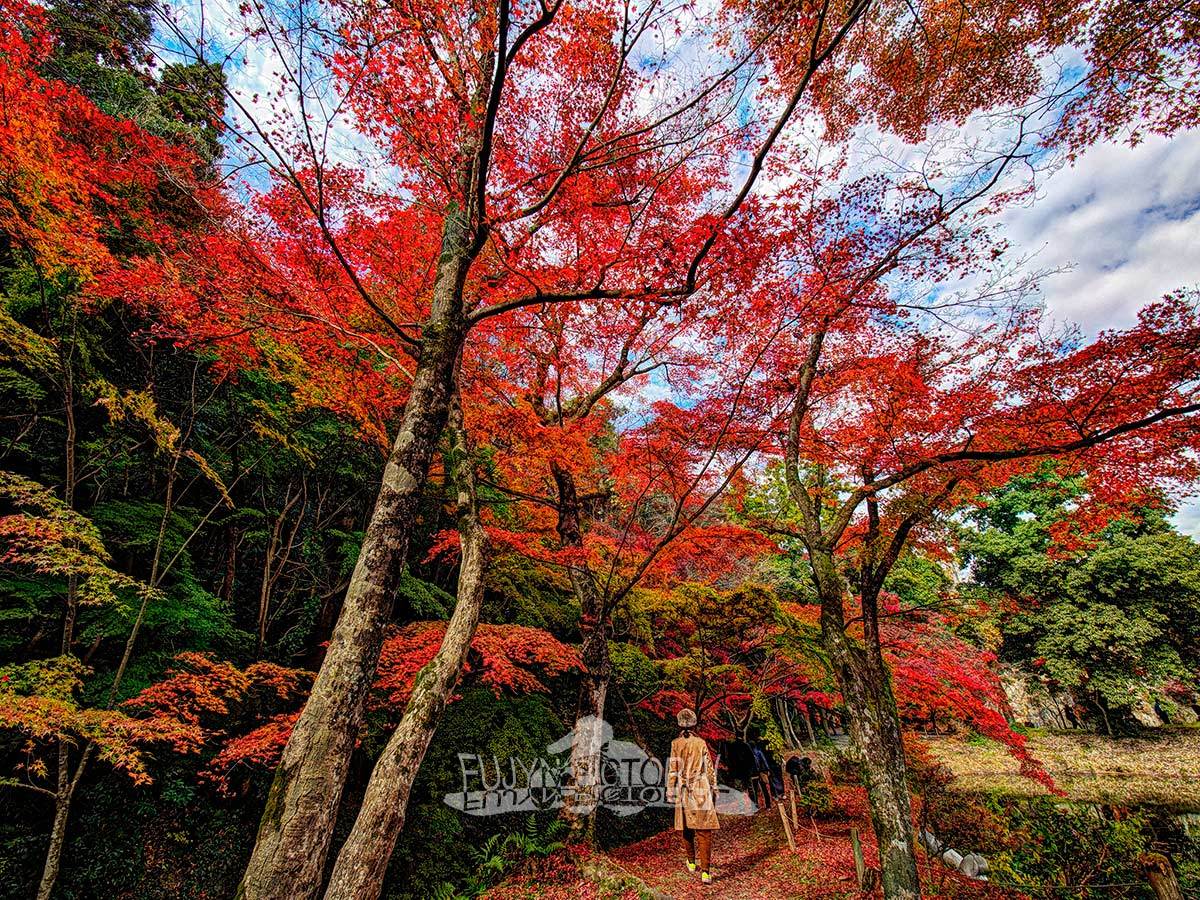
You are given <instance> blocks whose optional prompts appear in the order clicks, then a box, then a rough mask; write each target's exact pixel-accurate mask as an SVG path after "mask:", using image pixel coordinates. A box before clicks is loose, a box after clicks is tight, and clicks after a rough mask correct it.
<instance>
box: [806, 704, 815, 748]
mask: <svg viewBox="0 0 1200 900" xmlns="http://www.w3.org/2000/svg"><path fill="white" fill-rule="evenodd" d="M804 727H805V728H806V729H807V730H808V742H809V743H810V744H811V745H812V746H814V747H815V746H816V745H817V733H816V732H815V731H813V724H812V715H811V713H809V711H808V705H807V704H805V706H804Z"/></svg>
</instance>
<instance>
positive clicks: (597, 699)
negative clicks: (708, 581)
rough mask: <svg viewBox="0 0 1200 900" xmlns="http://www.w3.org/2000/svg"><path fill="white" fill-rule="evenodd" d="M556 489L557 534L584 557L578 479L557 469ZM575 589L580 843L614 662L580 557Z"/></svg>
mask: <svg viewBox="0 0 1200 900" xmlns="http://www.w3.org/2000/svg"><path fill="white" fill-rule="evenodd" d="M552 471H553V474H554V482H555V486H556V488H557V490H558V504H557V506H558V526H557V527H558V536H559V541H560V542H561V544H562V547H563V549H567V550H574V551H578V552H579V553H580V554H581V555H582V553H583V527H582V524H581V522H582V517H583V505H582V502H581V500H580V498H579V491H578V488H577V487H576V484H575V478H574V476H573V475H572V474H571V473H570V472H569V471H567V470H566V469H564V468H562V467H560V466H558V465H554V466H553V470H552ZM567 572H568V575H569V577H570V579H571V588H572V589H573V590H574V592H575V597H576V599H577V600H578V601H579V609H580V621H579V628H580V631H581V633H582V637H583V646H582V648H581V650H580V659H581V661H582V663H583V675H582V680H581V683H580V686H579V700H578V703H577V705H576V710H575V740H574V742H573V743H572V744H571V785H572V793H571V795H570V797H569V800H568V802H567V803H566V804H564V806H563V817H564V818H565V819H566V821H567V822H568V823H569V824H570V826H571V831H572V832H573V834H574V836H575V837H576V839H580V838H584V839H587V838H590V837H591V836H592V834H593V826H594V823H595V818H594V813H595V810H596V805H597V803H598V802H599V799H600V797H599V792H600V788H601V782H602V778H601V772H600V767H601V762H602V760H601V751H602V750H603V742H604V728H603V722H604V708H605V704H606V702H607V700H608V683H609V680H610V679H611V677H612V660H611V658H610V657H609V653H608V633H607V629H606V623H607V621H608V615H607V610H606V609H605V598H604V597H603V596H601V594H600V592H599V591H597V590H596V582H595V579H594V578H593V577H592V572H591V569H590V568H589V567H588V566H587V564H586V563H585V562H584V561H583V559H582V558H580V559H579V560H577V561H576V562H575V563H574V564H572V565H569V566H568V567H567Z"/></svg>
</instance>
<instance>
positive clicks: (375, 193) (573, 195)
mask: <svg viewBox="0 0 1200 900" xmlns="http://www.w3.org/2000/svg"><path fill="white" fill-rule="evenodd" d="M328 13H329V18H330V19H331V20H332V27H315V26H314V25H313V21H314V18H313V17H309V16H306V15H305V13H304V12H302V11H301V12H299V13H298V14H297V15H296V16H294V17H292V18H287V17H286V16H285V17H284V19H281V20H277V19H275V18H274V17H273V16H272V14H271V13H270V12H269V11H268V10H267V9H265V8H263V7H259V6H252V7H249V8H247V15H248V16H249V22H248V23H247V26H246V30H247V32H248V33H249V34H250V35H251V36H252V37H254V38H255V40H256V41H257V42H258V43H257V46H258V47H259V48H260V49H261V50H262V51H263V52H266V53H267V54H268V55H269V56H271V57H272V58H277V59H279V60H280V61H281V65H282V68H283V75H282V83H281V85H280V90H281V94H280V96H282V97H284V98H287V100H286V102H284V101H281V102H280V104H279V105H278V106H277V107H275V108H274V109H272V110H268V111H266V112H263V111H262V109H261V107H260V106H256V102H257V101H256V99H255V98H252V97H247V96H242V95H239V94H238V93H237V91H236V90H231V91H229V92H227V98H228V101H229V105H230V109H231V113H232V115H231V118H230V121H229V123H228V127H229V130H230V133H231V135H233V136H234V137H233V143H234V145H235V146H236V147H237V152H238V154H239V156H240V162H239V164H240V165H247V166H254V165H257V166H260V167H263V168H265V169H266V170H268V171H269V173H270V179H271V181H270V188H269V189H268V190H267V191H266V192H265V193H263V194H262V195H261V203H259V204H257V205H256V207H255V208H256V211H257V212H258V214H259V217H258V218H257V220H252V221H251V222H250V223H248V225H247V228H246V229H245V231H244V235H243V236H242V237H237V238H233V239H230V240H226V241H224V242H223V243H222V244H221V245H214V247H213V248H212V249H213V252H214V253H215V254H218V255H220V256H221V258H222V259H225V260H227V261H228V262H229V263H230V265H229V266H228V267H226V268H227V269H231V270H235V271H234V273H233V280H232V281H228V280H226V281H225V284H224V286H223V287H222V288H220V289H217V287H216V285H215V283H214V284H213V286H212V288H211V289H210V290H208V291H203V290H202V291H200V292H199V293H200V298H199V300H198V301H197V302H196V303H195V304H194V305H192V306H191V307H190V308H179V307H178V305H176V312H177V313H179V317H178V320H179V321H180V322H181V323H183V324H182V325H181V327H186V329H187V330H188V331H189V332H190V333H192V334H193V336H195V337H203V336H205V335H207V336H209V337H212V338H220V339H222V340H223V343H226V344H227V345H229V346H231V347H233V348H234V350H235V351H240V352H242V353H243V354H245V355H247V356H253V355H255V354H258V353H261V351H262V348H263V342H258V343H256V342H255V339H256V338H257V337H260V336H263V335H280V334H283V335H286V345H287V346H289V347H295V346H299V347H304V348H305V354H289V355H288V360H289V363H290V364H291V365H292V366H293V367H294V369H295V370H296V371H297V372H298V376H299V377H298V378H297V381H298V383H301V384H303V385H304V388H305V389H306V390H308V391H314V392H315V391H320V392H321V394H322V395H323V396H325V397H327V396H328V395H329V393H330V391H331V390H332V388H333V387H334V385H339V384H340V385H341V386H342V389H343V390H344V397H345V405H346V406H347V407H349V408H350V409H352V410H354V411H356V412H358V413H360V414H363V415H364V417H366V418H368V419H369V420H371V421H374V422H376V423H382V422H383V420H385V419H386V418H388V417H389V416H390V412H389V404H395V403H399V402H402V403H403V407H404V413H403V416H402V419H401V422H400V424H399V426H398V427H397V428H396V430H395V432H396V438H395V440H394V441H390V440H389V444H390V447H391V449H390V450H389V459H388V463H387V465H386V467H385V470H384V477H383V486H382V489H381V493H380V497H379V501H378V503H377V506H376V510H375V513H374V515H373V517H372V520H371V524H370V525H369V527H368V529H367V531H366V535H365V540H364V543H363V547H362V551H361V554H360V557H359V565H358V568H357V570H356V574H355V576H354V577H353V578H352V579H351V584H350V586H349V588H348V591H347V599H346V601H345V603H344V604H343V607H342V612H341V615H340V617H339V622H338V626H337V627H336V629H335V631H334V635H333V639H332V641H331V643H330V647H329V650H328V652H327V654H326V658H325V663H324V665H323V667H322V670H321V673H320V675H319V677H318V680H317V683H316V685H315V687H314V690H313V693H312V695H311V697H310V700H309V703H308V705H307V706H306V710H305V713H304V714H303V715H302V716H301V719H300V721H299V722H298V723H297V727H296V729H295V730H294V731H293V734H292V737H291V739H290V741H289V746H288V750H287V752H286V753H285V755H284V758H283V760H282V762H281V765H280V769H279V776H278V780H277V784H276V789H275V791H274V792H273V794H272V797H271V799H270V801H269V808H268V811H267V814H266V815H265V816H264V819H263V823H264V824H263V829H262V831H261V833H260V837H259V841H258V843H257V845H256V849H255V852H254V854H253V856H252V859H251V863H250V866H249V868H248V871H247V879H246V884H245V886H244V890H245V892H246V893H247V894H248V895H252V896H275V895H279V896H284V895H286V896H303V895H307V894H310V893H311V892H313V891H314V890H316V887H317V885H318V884H319V881H320V877H319V873H320V872H321V871H322V865H323V861H324V856H325V852H326V850H327V847H328V835H329V833H330V831H331V827H330V826H331V822H332V819H333V816H334V813H335V810H336V806H337V802H338V800H339V798H340V794H341V790H342V786H343V782H344V778H345V772H346V766H347V763H348V759H349V755H350V752H351V750H352V747H353V738H354V735H355V734H356V733H357V726H358V723H359V722H360V720H361V714H362V708H363V697H364V696H365V691H366V685H367V684H368V682H369V672H370V671H371V669H372V667H373V665H374V661H375V659H376V657H377V655H378V649H379V642H380V639H381V634H382V628H383V625H384V623H385V622H386V620H387V618H388V612H389V607H390V603H391V597H392V595H393V593H394V588H395V584H396V579H398V578H399V577H400V573H401V572H402V570H403V565H404V563H405V561H406V558H407V551H408V545H409V540H410V537H411V523H412V521H413V513H414V511H415V509H416V506H417V502H418V498H419V497H420V495H421V491H422V489H423V487H424V485H425V482H426V478H427V474H428V470H429V465H430V461H431V459H432V457H433V454H434V451H435V448H436V446H437V443H438V440H439V437H440V436H441V434H442V430H443V427H444V424H445V421H446V417H447V414H448V410H449V407H450V396H451V394H452V391H453V387H452V382H453V372H454V369H455V366H456V364H457V360H458V358H459V356H460V354H461V353H462V352H463V351H464V349H465V350H466V351H467V352H468V353H469V352H470V350H471V346H470V344H469V342H468V341H467V335H468V331H471V332H472V333H475V334H479V335H481V338H480V339H481V340H484V341H486V331H487V328H486V326H487V323H488V321H489V320H492V319H494V318H496V317H498V316H500V315H502V314H505V313H509V312H512V311H514V310H521V309H525V308H529V307H542V306H545V305H549V304H560V303H569V302H585V301H596V302H602V301H612V300H645V301H654V302H660V303H668V304H669V303H672V302H674V301H675V300H677V299H679V298H684V297H689V296H692V295H693V294H695V293H696V292H697V290H698V288H699V286H700V284H701V281H702V278H703V275H704V263H705V260H706V259H707V258H708V257H709V255H710V253H711V252H712V251H713V248H714V246H716V244H717V242H718V239H719V238H720V236H721V234H722V233H723V229H724V227H725V226H726V225H727V224H728V223H730V222H732V221H733V220H734V218H735V217H736V216H737V214H738V213H739V211H740V210H741V209H742V207H743V205H744V204H745V203H746V201H747V198H748V197H749V196H750V193H751V190H752V188H753V185H754V183H755V181H756V180H757V179H758V177H759V175H760V174H761V172H762V167H763V161H764V159H765V157H766V155H767V154H768V153H769V150H770V148H771V147H772V146H773V145H774V143H775V142H776V141H777V140H778V137H779V134H780V131H781V129H782V123H783V122H785V121H786V120H787V118H788V117H790V115H791V114H792V112H793V110H794V109H795V105H796V104H795V102H792V103H786V104H782V111H781V112H780V114H779V115H780V118H779V119H778V120H777V124H778V127H772V128H769V129H768V128H764V129H757V128H748V129H746V128H742V129H741V130H742V131H745V132H747V134H746V135H745V138H746V139H747V140H753V139H754V138H755V136H756V134H755V132H759V133H760V134H759V135H758V143H757V147H756V149H755V151H754V152H755V158H754V161H753V164H752V165H751V166H750V168H749V171H748V172H747V173H746V174H745V175H744V176H742V175H740V174H739V175H738V176H737V177H735V178H733V179H729V178H728V177H727V174H726V172H725V167H724V166H723V165H720V164H714V163H713V160H717V161H720V160H721V159H722V158H723V156H724V151H721V150H720V149H719V148H721V147H726V146H731V145H730V144H729V142H730V141H731V140H732V141H734V144H735V145H736V142H737V141H738V140H740V139H741V138H740V137H739V135H738V131H739V128H740V126H738V125H737V124H736V118H735V117H734V113H735V111H736V109H737V104H738V98H739V97H740V96H741V93H742V92H743V91H744V89H745V85H746V84H747V83H748V82H747V80H746V79H745V77H744V76H742V75H740V74H739V73H740V72H741V70H742V69H743V68H744V67H745V66H746V65H747V64H748V62H749V61H751V60H752V59H754V58H755V56H756V53H755V51H756V47H755V46H754V45H750V46H749V47H739V48H736V49H734V50H732V51H731V52H730V53H729V54H728V55H727V56H726V57H722V59H721V61H720V63H719V65H717V66H716V67H715V68H716V71H712V72H706V73H703V74H702V75H701V77H700V78H699V79H698V81H697V80H696V79H694V78H692V77H690V76H689V77H680V78H677V77H676V72H675V70H674V69H673V67H672V66H670V65H666V64H665V61H664V63H663V64H656V65H654V66H649V65H642V64H639V65H636V66H635V65H633V64H632V63H631V60H632V59H633V58H634V57H635V56H636V55H637V54H639V53H641V52H642V50H641V48H642V47H643V46H645V45H648V42H649V41H651V39H652V38H655V36H657V35H663V36H665V37H664V40H663V41H662V43H661V46H662V47H664V48H665V50H662V51H660V52H664V53H666V55H667V59H668V60H669V59H670V58H673V55H674V54H675V53H676V52H677V51H679V49H680V47H679V45H678V44H677V42H676V39H675V38H674V37H673V34H672V32H673V29H674V25H675V21H676V19H677V18H678V17H679V16H684V17H686V15H687V13H686V10H673V9H670V8H664V7H660V6H658V5H653V4H652V5H651V6H650V7H647V8H638V9H634V8H623V7H620V6H619V5H607V4H583V5H580V6H579V7H578V8H575V7H568V6H567V5H566V4H565V3H563V4H554V5H550V6H543V7H539V8H532V7H531V8H513V7H511V6H510V5H509V4H508V3H506V2H503V3H500V4H498V5H496V6H488V5H480V6H469V5H468V6H464V7H462V8H461V9H454V10H444V9H442V8H441V7H438V6H436V5H435V6H431V7H420V6H417V7H404V8H390V7H389V8H387V9H384V8H382V7H374V6H368V7H361V6H355V7H350V6H348V5H347V6H344V7H343V6H340V5H334V6H332V7H330V9H329V10H328ZM166 27H168V28H170V29H171V31H172V34H173V36H174V38H175V39H176V41H177V42H178V43H180V44H181V45H182V46H184V47H185V49H187V50H188V51H189V52H190V53H191V54H192V55H193V56H194V58H195V61H196V62H202V63H205V64H207V63H209V62H211V61H210V60H208V59H207V58H206V57H205V50H204V47H203V46H202V43H201V42H200V41H199V38H198V36H197V35H195V34H193V33H189V32H188V30H187V29H186V28H185V27H184V26H183V25H182V24H180V23H176V22H175V21H174V20H171V19H168V20H167V21H166ZM843 36H844V30H842V31H839V32H833V33H831V34H830V35H828V36H827V39H826V40H825V41H824V42H822V47H821V48H819V49H818V51H817V53H816V56H819V57H821V58H825V57H827V55H828V52H829V51H830V50H831V49H832V47H833V46H834V45H836V43H837V42H838V41H840V40H841V38H842V37H843ZM797 90H798V91H800V92H802V91H803V90H804V88H803V87H801V88H798V89H797ZM413 97H419V98H420V99H421V102H420V103H417V104H414V103H412V102H411V98H413ZM580 98H586V102H580ZM346 122H348V123H349V129H350V130H351V131H352V132H354V133H356V134H357V135H358V136H360V137H361V138H362V140H361V141H360V142H359V143H358V144H357V145H356V146H357V148H358V149H360V150H361V148H362V147H364V146H365V147H369V148H371V149H372V150H373V151H375V152H376V154H377V157H378V159H379V161H380V166H379V169H378V171H380V172H385V173H387V176H388V178H389V179H391V183H390V184H382V183H379V182H378V181H377V180H373V179H371V178H367V177H365V173H364V172H363V170H362V169H361V168H356V167H354V166H347V165H343V164H340V163H338V162H336V161H335V160H336V159H337V152H336V151H337V148H336V145H337V144H338V141H339V138H338V135H339V128H340V127H341V125H342V123H346ZM687 172H693V173H695V174H694V175H693V176H691V177H683V175H684V173H687ZM706 173H707V174H706ZM730 180H732V181H733V184H732V187H728V186H727V185H728V182H729V181H730ZM243 263H246V264H245V265H243ZM298 356H302V358H300V359H298ZM363 357H366V358H367V359H368V360H371V359H382V360H383V361H384V363H383V364H382V365H373V364H370V363H368V364H365V365H364V364H362V361H363ZM347 359H349V360H350V361H351V362H352V364H351V365H350V366H349V367H345V366H342V367H337V366H327V364H328V363H331V362H333V361H335V360H337V361H345V360H347ZM314 372H318V373H320V377H313V374H312V373H314ZM325 379H328V380H325ZM391 408H394V406H393V407H391ZM390 430H391V429H388V428H386V427H379V428H378V429H377V433H378V434H379V435H380V437H381V439H385V440H386V439H387V434H388V432H389V431H390ZM392 840H394V837H393V838H392ZM361 889H367V888H361ZM370 889H374V888H370Z"/></svg>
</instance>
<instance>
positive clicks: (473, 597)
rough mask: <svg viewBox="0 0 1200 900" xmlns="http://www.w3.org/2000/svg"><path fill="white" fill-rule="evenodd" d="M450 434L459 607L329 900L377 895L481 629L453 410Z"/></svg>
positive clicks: (379, 773)
mask: <svg viewBox="0 0 1200 900" xmlns="http://www.w3.org/2000/svg"><path fill="white" fill-rule="evenodd" d="M450 427H451V432H452V433H453V434H454V444H455V446H454V451H453V453H454V469H455V482H456V484H457V488H458V507H459V510H460V516H459V536H460V539H461V544H462V561H461V565H460V568H459V573H458V602H457V604H456V605H455V607H454V615H453V616H452V617H451V619H450V624H449V626H448V627H447V629H446V636H445V638H444V639H443V640H442V645H441V647H440V648H439V649H438V652H437V655H436V656H435V657H434V658H433V660H432V661H431V662H430V663H429V665H427V666H425V668H423V669H422V670H421V672H420V673H419V674H418V675H417V680H416V684H415V686H414V688H413V694H412V698H411V699H410V700H409V701H408V705H407V706H406V707H405V709H404V717H403V718H402V719H401V720H400V725H399V726H398V727H397V728H396V731H395V733H394V734H393V735H392V737H391V739H390V740H389V741H388V743H387V747H385V748H384V751H383V753H382V754H381V755H380V757H379V760H378V761H377V762H376V763H375V770H374V771H373V772H372V773H371V780H370V781H369V782H368V784H367V790H366V794H365V796H364V797H363V804H362V808H361V809H360V810H359V813H358V818H357V819H356V820H355V822H354V828H353V829H352V830H351V832H350V836H349V837H348V838H347V839H346V843H345V844H344V845H343V846H342V849H341V851H340V852H339V853H338V857H337V862H336V863H335V864H334V867H333V875H332V877H331V879H330V882H329V888H328V889H327V890H326V892H325V898H326V900H374V898H376V897H378V896H379V894H380V892H381V891H382V889H383V878H384V874H385V872H386V871H387V866H388V861H389V860H390V859H391V856H392V850H393V849H394V847H395V846H396V839H397V838H398V837H399V836H400V831H401V830H402V829H403V828H404V821H405V816H406V813H407V810H408V798H409V793H410V791H411V790H412V785H413V780H414V779H415V778H416V777H417V770H418V769H419V768H420V765H421V761H422V760H423V759H424V758H425V753H426V751H427V750H428V749H429V742H430V741H431V740H432V739H433V734H434V731H436V729H437V725H438V722H439V721H440V719H441V717H442V711H443V710H444V709H445V707H446V702H447V699H448V698H449V696H450V693H451V692H452V691H453V690H454V687H455V685H456V684H458V679H459V677H460V676H461V674H462V670H463V665H464V664H465V663H466V660H467V652H468V651H469V650H470V648H471V640H472V639H473V638H474V636H475V629H476V626H477V625H478V624H479V610H480V607H481V606H482V605H483V574H484V555H485V552H486V541H485V535H484V531H483V526H482V525H481V524H480V522H479V516H478V514H477V512H476V506H475V489H474V477H473V473H472V472H471V466H472V462H471V458H470V453H469V448H468V447H467V443H466V439H465V435H464V434H463V432H462V413H461V409H459V408H458V405H457V403H456V404H455V408H454V409H453V410H452V412H451V423H450Z"/></svg>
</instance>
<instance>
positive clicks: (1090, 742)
mask: <svg viewBox="0 0 1200 900" xmlns="http://www.w3.org/2000/svg"><path fill="white" fill-rule="evenodd" d="M927 740H928V742H929V744H930V747H931V749H932V751H933V753H934V755H935V756H936V757H937V758H938V759H939V760H941V761H942V762H943V763H945V764H946V766H948V767H949V768H950V770H951V771H952V772H953V773H954V776H955V785H956V786H957V787H959V788H961V789H963V790H967V791H979V792H991V791H999V792H1002V793H1005V794H1009V795H1015V796H1037V795H1044V794H1046V793H1047V791H1046V789H1045V788H1043V787H1042V786H1041V785H1039V784H1037V783H1035V782H1033V781H1030V780H1029V779H1027V778H1022V777H1021V775H1020V774H1019V772H1018V765H1017V762H1016V760H1014V759H1013V758H1012V757H1011V756H1009V754H1008V753H1007V752H1006V751H1005V749H1004V747H1003V746H1002V745H1000V744H998V743H995V742H994V741H988V740H981V739H971V740H965V739H960V738H954V737H946V738H937V737H932V738H928V739H927ZM1028 742H1029V743H1028V746H1029V749H1030V751H1031V752H1032V753H1033V755H1034V756H1036V757H1037V758H1038V759H1039V760H1041V761H1042V763H1043V764H1044V765H1045V766H1046V769H1047V770H1048V771H1049V772H1050V774H1051V775H1052V776H1053V777H1054V780H1055V782H1056V783H1057V784H1058V786H1059V787H1060V788H1062V789H1063V790H1064V791H1066V792H1067V795H1068V796H1069V797H1070V799H1072V800H1077V801H1080V802H1085V803H1110V804H1113V805H1118V806H1138V805H1143V804H1146V805H1156V806H1165V807H1169V808H1171V809H1177V810H1181V811H1193V812H1194V811H1200V730H1197V729H1173V730H1169V731H1167V730H1164V731H1163V732H1161V733H1155V734H1151V735H1148V736H1144V737H1137V738H1109V737H1102V736H1099V735H1094V734H1082V733H1076V732H1033V733H1031V734H1029V736H1028Z"/></svg>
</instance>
